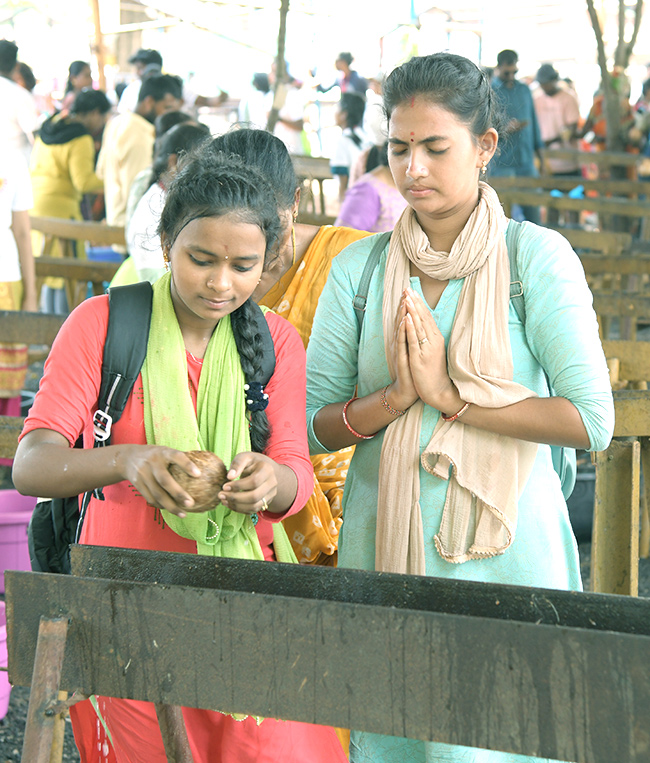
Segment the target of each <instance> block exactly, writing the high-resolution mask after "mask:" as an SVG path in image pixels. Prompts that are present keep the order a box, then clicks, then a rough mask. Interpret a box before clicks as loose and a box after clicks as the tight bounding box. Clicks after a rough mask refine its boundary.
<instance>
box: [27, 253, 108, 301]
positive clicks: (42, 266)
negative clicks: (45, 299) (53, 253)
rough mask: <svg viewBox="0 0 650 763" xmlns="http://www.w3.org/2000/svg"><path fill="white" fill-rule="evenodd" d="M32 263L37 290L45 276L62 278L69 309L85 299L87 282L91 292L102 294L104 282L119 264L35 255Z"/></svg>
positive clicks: (106, 281)
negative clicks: (33, 264)
mask: <svg viewBox="0 0 650 763" xmlns="http://www.w3.org/2000/svg"><path fill="white" fill-rule="evenodd" d="M34 263H35V269H36V285H37V289H38V290H40V286H42V284H43V281H44V279H45V278H48V277H59V278H63V279H64V281H65V290H66V296H67V298H68V306H69V308H70V310H72V309H73V308H75V307H76V306H77V305H79V304H81V303H82V302H83V301H84V299H86V297H87V296H88V284H89V283H90V284H91V287H92V292H93V294H95V295H96V294H103V293H104V291H105V284H106V283H110V281H111V280H112V278H113V276H114V275H115V273H117V271H118V269H119V267H120V264H121V263H119V262H102V261H98V260H86V259H77V258H75V257H36V258H35V259H34Z"/></svg>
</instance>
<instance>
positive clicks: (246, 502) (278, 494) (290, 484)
mask: <svg viewBox="0 0 650 763" xmlns="http://www.w3.org/2000/svg"><path fill="white" fill-rule="evenodd" d="M279 483H281V485H282V486H281V487H280V484H279ZM287 488H288V490H287ZM296 488H297V483H296V481H295V474H294V472H293V470H292V469H289V467H287V466H283V465H282V464H277V463H276V462H275V461H273V460H272V459H270V458H269V457H268V456H265V455H264V454H263V453H253V452H247V453H238V454H237V455H236V456H235V457H234V458H233V460H232V463H231V464H230V469H229V470H228V474H227V482H225V484H224V486H223V490H222V491H221V493H220V494H219V500H220V501H221V503H223V504H224V505H225V506H227V507H228V508H229V509H232V511H238V512H240V513H241V514H257V513H258V512H260V511H266V510H267V509H270V511H273V512H278V513H280V512H283V511H285V510H286V509H288V508H289V506H291V504H292V503H293V499H294V497H295V490H296Z"/></svg>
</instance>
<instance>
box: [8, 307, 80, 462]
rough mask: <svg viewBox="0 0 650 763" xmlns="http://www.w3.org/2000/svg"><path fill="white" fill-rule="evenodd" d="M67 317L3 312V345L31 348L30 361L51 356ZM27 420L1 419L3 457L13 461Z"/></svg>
mask: <svg viewBox="0 0 650 763" xmlns="http://www.w3.org/2000/svg"><path fill="white" fill-rule="evenodd" d="M64 320H65V316H64V315H49V314H46V313H29V312H23V311H20V310H15V311H14V310H1V311H0V342H16V343H19V344H27V345H29V347H30V361H33V360H34V359H36V358H38V359H40V358H43V357H45V356H46V355H47V353H48V351H49V348H50V347H51V345H52V342H53V341H54V337H55V336H56V335H57V333H58V331H59V329H60V328H61V326H62V325H63V321H64ZM22 428H23V419H22V418H21V417H18V416H0V458H13V457H14V453H15V451H16V446H17V445H18V435H19V434H20V432H21V431H22Z"/></svg>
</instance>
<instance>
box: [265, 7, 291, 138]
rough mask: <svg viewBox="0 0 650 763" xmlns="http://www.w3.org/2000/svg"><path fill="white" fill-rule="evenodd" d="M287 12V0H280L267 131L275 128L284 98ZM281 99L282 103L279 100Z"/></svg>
mask: <svg viewBox="0 0 650 763" xmlns="http://www.w3.org/2000/svg"><path fill="white" fill-rule="evenodd" d="M288 13H289V0H282V2H281V4H280V28H279V31H278V57H277V59H276V65H275V87H274V88H273V106H272V108H271V111H270V112H269V118H268V122H267V123H266V129H267V130H268V131H269V132H273V131H274V130H275V125H276V124H277V122H278V117H279V116H280V109H281V108H282V105H284V100H283V96H284V98H286V79H287V67H286V65H285V60H284V48H285V41H286V37H287V14H288ZM281 100H282V104H280V103H279V101H281Z"/></svg>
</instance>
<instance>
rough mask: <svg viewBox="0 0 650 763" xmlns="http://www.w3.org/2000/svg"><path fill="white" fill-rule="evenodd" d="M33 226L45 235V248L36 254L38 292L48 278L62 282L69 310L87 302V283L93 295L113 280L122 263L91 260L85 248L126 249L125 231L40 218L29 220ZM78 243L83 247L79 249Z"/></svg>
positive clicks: (98, 224) (95, 223) (116, 227)
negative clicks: (119, 247)
mask: <svg viewBox="0 0 650 763" xmlns="http://www.w3.org/2000/svg"><path fill="white" fill-rule="evenodd" d="M30 223H31V227H32V230H35V231H39V232H40V233H42V234H43V247H42V249H41V251H40V252H34V254H35V263H36V286H37V289H38V290H39V291H40V287H41V286H42V285H43V280H44V279H45V278H47V277H60V278H63V279H64V282H65V289H66V296H67V298H68V306H69V307H70V309H72V308H74V307H76V306H77V305H78V304H79V303H80V302H83V300H84V299H85V298H86V295H87V284H88V283H91V284H92V290H93V294H101V293H102V292H103V291H104V286H103V283H104V282H107V281H110V280H111V278H112V277H113V275H114V274H115V272H116V271H117V269H118V267H119V265H120V263H113V262H101V261H96V260H93V261H90V260H88V259H87V255H86V247H85V244H86V243H88V244H90V245H91V246H103V247H111V246H122V247H124V246H125V243H126V242H125V238H124V228H122V227H119V226H111V225H104V223H97V222H90V221H86V220H61V219H59V218H56V217H38V216H30ZM79 242H81V243H82V244H83V246H77V244H78V243H79ZM55 244H58V248H55ZM53 252H57V256H56V257H51V256H50V255H51V254H52V253H53Z"/></svg>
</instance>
